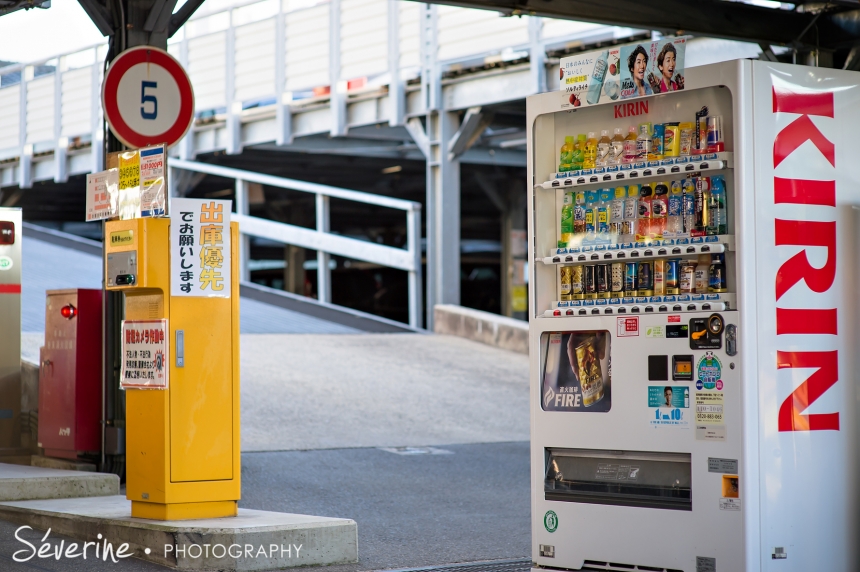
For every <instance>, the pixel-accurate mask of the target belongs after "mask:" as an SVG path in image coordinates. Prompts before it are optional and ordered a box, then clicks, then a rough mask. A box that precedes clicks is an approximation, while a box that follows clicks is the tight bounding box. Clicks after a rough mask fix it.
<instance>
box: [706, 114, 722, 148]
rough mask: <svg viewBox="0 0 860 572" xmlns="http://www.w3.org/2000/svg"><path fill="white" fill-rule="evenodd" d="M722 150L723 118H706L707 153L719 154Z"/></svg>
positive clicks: (714, 116) (715, 116) (713, 116)
mask: <svg viewBox="0 0 860 572" xmlns="http://www.w3.org/2000/svg"><path fill="white" fill-rule="evenodd" d="M723 150H724V145H723V117H722V116H721V115H712V116H711V117H708V152H709V153H719V152H721V151H723Z"/></svg>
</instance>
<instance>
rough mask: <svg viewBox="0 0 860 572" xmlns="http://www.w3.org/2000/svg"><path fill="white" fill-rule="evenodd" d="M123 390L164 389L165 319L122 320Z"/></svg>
mask: <svg viewBox="0 0 860 572" xmlns="http://www.w3.org/2000/svg"><path fill="white" fill-rule="evenodd" d="M120 336H121V346H122V367H121V369H120V382H119V383H120V387H122V388H123V389H131V388H136V389H167V380H168V371H169V370H170V367H169V366H168V362H167V350H168V348H169V347H170V339H169V337H170V331H169V330H168V329H167V320H123V321H122V329H121V331H120Z"/></svg>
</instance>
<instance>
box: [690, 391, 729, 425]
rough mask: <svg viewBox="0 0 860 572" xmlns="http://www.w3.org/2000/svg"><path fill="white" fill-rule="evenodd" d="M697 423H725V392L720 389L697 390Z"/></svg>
mask: <svg viewBox="0 0 860 572" xmlns="http://www.w3.org/2000/svg"><path fill="white" fill-rule="evenodd" d="M696 424H697V425H722V424H723V394H722V392H719V391H697V392H696Z"/></svg>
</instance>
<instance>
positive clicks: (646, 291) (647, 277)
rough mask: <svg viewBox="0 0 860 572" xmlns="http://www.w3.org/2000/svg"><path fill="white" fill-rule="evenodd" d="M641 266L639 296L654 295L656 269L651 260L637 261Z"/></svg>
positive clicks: (638, 270) (638, 272) (639, 269)
mask: <svg viewBox="0 0 860 572" xmlns="http://www.w3.org/2000/svg"><path fill="white" fill-rule="evenodd" d="M637 264H638V265H639V268H638V269H637V274H638V275H639V286H638V288H637V295H638V296H653V295H654V270H653V268H652V266H651V261H645V262H637Z"/></svg>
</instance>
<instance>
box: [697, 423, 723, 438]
mask: <svg viewBox="0 0 860 572" xmlns="http://www.w3.org/2000/svg"><path fill="white" fill-rule="evenodd" d="M696 440H697V441H725V440H726V426H725V425H696Z"/></svg>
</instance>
